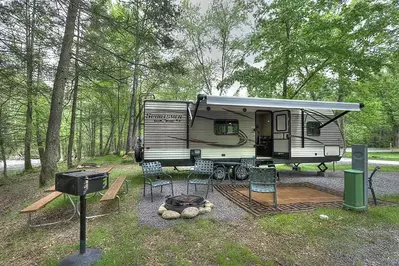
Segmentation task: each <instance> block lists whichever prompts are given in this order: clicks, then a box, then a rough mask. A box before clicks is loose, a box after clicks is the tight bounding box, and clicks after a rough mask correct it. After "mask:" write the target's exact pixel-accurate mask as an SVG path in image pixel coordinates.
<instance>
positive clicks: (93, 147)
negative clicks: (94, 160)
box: [90, 119, 96, 157]
mask: <svg viewBox="0 0 399 266" xmlns="http://www.w3.org/2000/svg"><path fill="white" fill-rule="evenodd" d="M90 146H91V147H90V150H91V152H90V157H94V156H96V119H94V120H92V124H91V145H90Z"/></svg>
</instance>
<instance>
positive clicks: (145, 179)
mask: <svg viewBox="0 0 399 266" xmlns="http://www.w3.org/2000/svg"><path fill="white" fill-rule="evenodd" d="M144 182H145V183H147V184H148V183H150V185H152V180H151V178H148V177H144Z"/></svg>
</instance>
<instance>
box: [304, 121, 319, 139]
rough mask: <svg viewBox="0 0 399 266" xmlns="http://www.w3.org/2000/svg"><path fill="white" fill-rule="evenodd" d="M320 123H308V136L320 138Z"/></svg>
mask: <svg viewBox="0 0 399 266" xmlns="http://www.w3.org/2000/svg"><path fill="white" fill-rule="evenodd" d="M320 125H321V124H320V122H316V121H310V122H307V123H306V132H307V135H308V136H320V128H319V127H320Z"/></svg>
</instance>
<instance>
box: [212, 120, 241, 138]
mask: <svg viewBox="0 0 399 266" xmlns="http://www.w3.org/2000/svg"><path fill="white" fill-rule="evenodd" d="M214 132H215V135H238V120H215V123H214Z"/></svg>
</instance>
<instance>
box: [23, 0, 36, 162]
mask: <svg viewBox="0 0 399 266" xmlns="http://www.w3.org/2000/svg"><path fill="white" fill-rule="evenodd" d="M30 5H31V7H30ZM35 16H36V0H33V2H32V3H30V1H26V29H25V32H26V33H25V34H26V44H25V45H26V97H27V107H26V125H25V127H26V130H25V152H24V160H25V170H30V169H32V163H31V139H32V115H33V92H32V85H33V50H34V41H35Z"/></svg>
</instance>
